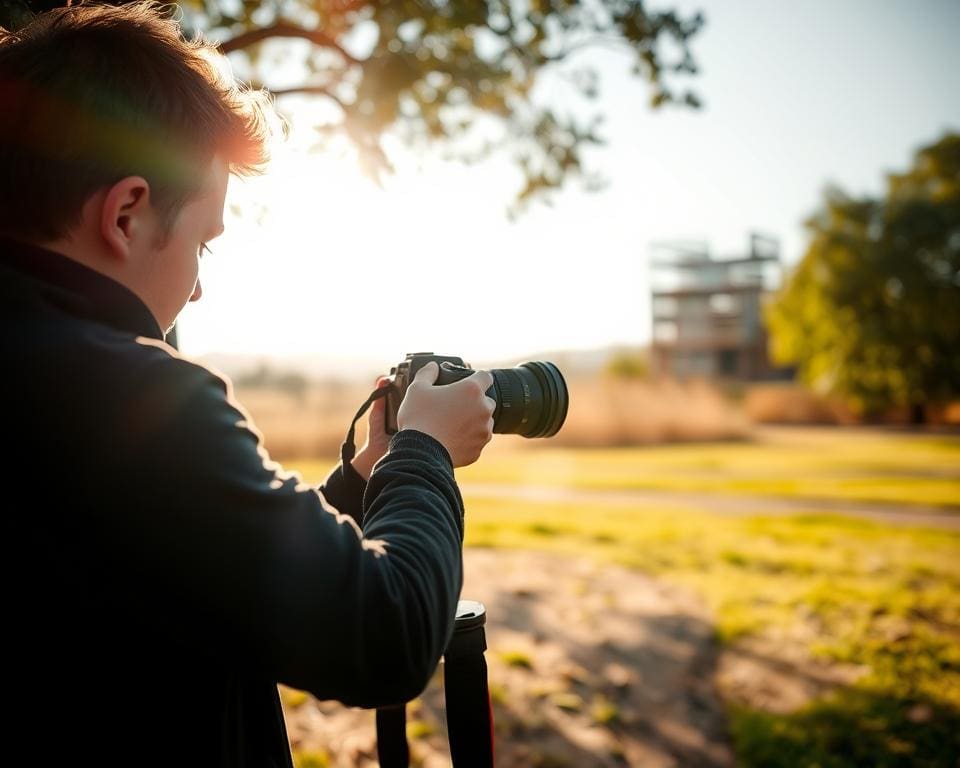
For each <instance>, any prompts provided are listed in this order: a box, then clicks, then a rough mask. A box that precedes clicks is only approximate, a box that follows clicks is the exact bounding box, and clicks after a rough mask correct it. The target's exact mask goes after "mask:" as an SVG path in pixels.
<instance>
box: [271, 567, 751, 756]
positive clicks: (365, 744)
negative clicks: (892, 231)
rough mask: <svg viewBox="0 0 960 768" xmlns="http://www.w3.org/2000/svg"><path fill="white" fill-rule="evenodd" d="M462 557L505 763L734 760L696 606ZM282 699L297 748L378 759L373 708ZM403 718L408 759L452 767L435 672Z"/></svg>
mask: <svg viewBox="0 0 960 768" xmlns="http://www.w3.org/2000/svg"><path fill="white" fill-rule="evenodd" d="M464 561H465V568H466V581H465V585H464V590H463V597H464V598H467V599H475V600H480V601H482V602H483V603H484V604H485V605H486V607H487V612H488V623H487V641H488V646H489V648H488V651H487V661H488V664H489V668H490V675H489V679H490V682H491V691H492V694H493V698H494V717H495V724H496V731H497V766H498V768H520V766H524V767H525V768H538V767H539V768H548V767H549V768H561V767H563V766H569V767H570V768H574V767H576V768H592V767H593V766H596V767H597V768H606V767H607V766H609V767H611V768H613V767H614V766H644V767H645V768H661V767H666V766H703V767H704V768H711V767H719V766H728V765H732V762H733V761H732V757H731V753H730V749H729V746H728V743H727V737H726V724H725V720H724V716H723V711H722V707H721V705H720V702H719V700H718V698H717V695H716V692H715V690H714V685H713V681H714V678H715V672H716V666H717V663H718V650H717V648H716V646H715V644H714V641H713V639H712V632H711V627H710V622H709V618H708V616H707V615H706V613H705V611H704V609H703V607H702V605H701V604H700V603H699V601H698V600H697V599H696V598H694V597H693V596H692V595H690V594H689V593H687V592H685V591H683V590H681V589H678V588H676V587H673V586H670V585H667V584H664V583H661V582H659V581H656V580H653V579H651V578H649V577H646V576H644V575H642V574H639V573H636V572H633V571H629V570H626V569H622V568H618V567H615V566H609V565H607V566H600V565H597V564H595V563H592V562H590V561H587V560H579V559H571V558H565V557H557V556H555V555H549V554H545V553H539V552H503V551H494V550H483V549H469V550H467V551H466V553H465V555H464ZM285 694H286V695H285V706H286V711H287V722H288V729H289V734H290V738H291V742H292V744H293V746H294V749H295V750H301V751H303V752H304V753H306V752H309V751H310V750H317V751H322V752H325V753H326V754H327V756H328V758H329V765H330V766H334V767H336V768H346V766H375V765H377V761H376V745H375V730H374V723H373V714H372V713H371V712H365V711H358V710H349V709H346V708H344V707H342V706H340V705H337V704H335V703H331V702H316V701H314V700H312V699H305V697H302V696H296V695H291V694H290V693H289V692H285ZM408 718H409V720H410V721H415V722H413V723H411V727H412V730H413V731H415V732H416V733H417V734H418V736H417V738H414V739H413V740H412V755H413V758H414V759H413V761H412V764H413V765H420V766H423V768H439V767H440V766H449V765H450V757H449V751H448V745H447V741H446V734H445V730H444V729H445V725H444V710H443V706H442V685H441V681H440V676H439V675H437V676H436V677H435V679H434V680H433V681H432V682H431V684H430V686H429V687H428V689H427V692H426V693H425V694H424V696H423V697H422V698H421V699H420V700H418V702H416V703H415V704H413V705H411V707H410V708H409V709H408ZM317 764H318V765H321V764H322V763H319V762H318V763H317Z"/></svg>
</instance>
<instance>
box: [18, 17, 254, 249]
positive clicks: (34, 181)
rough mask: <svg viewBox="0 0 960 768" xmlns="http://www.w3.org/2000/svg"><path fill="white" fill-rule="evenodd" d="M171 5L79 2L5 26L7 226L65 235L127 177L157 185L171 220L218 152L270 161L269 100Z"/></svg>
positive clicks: (236, 166)
mask: <svg viewBox="0 0 960 768" xmlns="http://www.w3.org/2000/svg"><path fill="white" fill-rule="evenodd" d="M171 8H172V7H171V6H160V5H158V4H156V3H154V2H152V1H151V2H137V3H132V4H128V5H121V6H110V5H74V6H69V7H66V8H57V9H55V10H52V11H48V12H46V13H43V14H40V15H38V16H37V17H36V18H34V19H33V20H32V21H31V22H30V23H28V24H27V25H26V26H25V27H24V28H23V29H21V30H18V31H17V32H15V33H14V32H6V31H4V30H2V29H0V234H7V235H12V236H14V237H20V238H24V239H31V240H36V241H44V240H53V239H58V238H60V237H63V236H64V235H66V234H67V233H68V232H69V230H70V229H71V228H72V227H73V226H75V225H76V224H77V223H79V221H80V216H81V214H82V210H83V205H84V203H85V202H86V201H87V199H89V197H90V196H91V195H92V194H94V193H95V192H97V191H98V190H99V189H102V188H103V187H105V186H109V185H112V184H114V183H116V182H117V181H119V180H120V179H122V178H124V177H126V176H143V177H144V178H145V179H146V180H147V181H148V182H149V184H150V190H151V201H152V202H153V204H154V206H155V207H156V208H158V209H159V210H160V211H161V212H162V214H163V215H164V216H165V218H166V221H167V223H168V224H169V223H170V222H172V220H173V218H174V216H175V215H176V212H177V211H178V210H179V209H180V207H181V206H182V205H183V203H184V202H186V200H188V199H189V198H190V196H191V195H192V194H194V193H195V192H196V191H197V190H198V189H199V185H200V182H201V174H202V169H205V168H206V167H208V165H209V161H210V160H211V159H212V158H213V156H214V155H215V154H220V155H222V156H223V157H224V158H225V159H226V160H227V162H228V163H229V165H230V169H231V171H232V172H233V173H238V174H243V175H246V174H250V173H256V172H258V171H259V170H261V169H262V166H263V165H264V164H265V163H266V161H267V151H266V145H267V138H268V136H269V128H268V125H269V122H270V121H269V120H268V115H269V113H270V111H271V110H272V106H271V105H270V102H269V100H268V98H267V96H266V95H265V94H264V93H262V92H257V91H250V90H247V89H245V88H243V87H241V86H239V85H238V84H236V83H234V82H233V81H232V79H228V78H227V77H225V76H224V75H223V73H222V72H221V71H220V69H219V68H218V67H217V66H215V64H214V60H213V57H214V56H219V55H220V54H218V53H216V52H215V48H214V46H213V45H211V44H210V43H207V42H205V41H203V40H202V39H198V40H194V41H187V40H185V39H184V37H183V36H182V34H181V32H180V27H179V25H178V23H177V21H176V20H174V19H173V18H171V17H170V16H169V15H166V14H167V13H168V12H169V11H170V9H171Z"/></svg>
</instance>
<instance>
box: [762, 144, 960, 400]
mask: <svg viewBox="0 0 960 768" xmlns="http://www.w3.org/2000/svg"><path fill="white" fill-rule="evenodd" d="M825 198H826V199H825V204H824V207H823V208H821V209H820V210H819V211H817V212H816V213H815V214H814V215H813V216H811V217H810V219H809V220H808V222H807V228H808V230H809V231H810V234H811V241H810V245H809V246H808V248H807V252H806V254H805V255H804V257H803V260H802V261H801V262H800V264H799V266H798V268H797V269H796V271H795V272H794V274H793V275H792V277H791V279H790V280H789V282H788V283H787V284H786V285H785V286H784V288H783V290H782V291H781V292H780V294H779V296H778V297H777V299H776V301H775V302H774V303H773V304H772V305H771V306H770V308H769V312H768V321H769V324H770V329H771V332H772V344H771V347H772V352H773V356H774V358H775V359H776V360H777V361H779V362H781V363H787V364H798V365H799V367H800V372H801V375H802V376H803V377H804V379H806V380H807V381H808V382H809V383H811V384H813V385H814V386H816V387H817V388H819V389H821V390H825V391H830V392H834V393H837V394H841V395H845V396H846V397H847V398H848V399H849V401H850V402H851V404H852V405H853V406H854V407H855V408H858V409H859V410H861V411H866V412H871V411H880V410H883V409H886V408H889V407H890V406H922V405H923V404H925V403H928V402H934V403H936V402H944V401H946V400H949V399H950V398H952V397H955V396H956V395H957V394H958V393H960V135H957V134H949V133H948V134H946V135H944V136H943V137H942V138H941V139H940V140H939V141H937V142H935V143H934V144H931V145H929V146H926V147H923V148H922V149H920V150H919V151H918V152H917V154H916V157H915V162H914V166H913V168H912V169H910V170H909V171H907V172H906V173H903V174H893V175H891V176H890V177H889V178H888V188H887V195H886V197H885V198H884V199H882V200H875V199H871V198H863V199H855V198H851V197H849V196H847V195H846V194H845V193H844V192H843V191H842V190H839V189H837V188H832V189H828V190H827V192H826V194H825Z"/></svg>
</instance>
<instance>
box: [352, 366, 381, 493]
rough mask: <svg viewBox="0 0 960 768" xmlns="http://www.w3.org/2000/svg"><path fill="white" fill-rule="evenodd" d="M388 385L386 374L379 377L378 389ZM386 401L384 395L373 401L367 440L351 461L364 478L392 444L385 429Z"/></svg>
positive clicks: (368, 416) (368, 476)
mask: <svg viewBox="0 0 960 768" xmlns="http://www.w3.org/2000/svg"><path fill="white" fill-rule="evenodd" d="M388 386H390V379H388V378H387V377H386V376H381V377H379V378H378V379H377V389H382V388H383V387H388ZM386 403H387V401H386V398H383V397H381V398H379V399H378V400H374V401H373V404H372V405H371V406H370V411H369V413H368V415H367V441H366V442H365V443H364V444H363V448H361V449H360V450H359V451H358V452H357V455H356V456H354V457H353V461H351V462H350V463H351V464H353V468H354V469H355V470H357V472H358V473H359V475H360V476H361V477H362V478H363V479H364V480H369V479H370V473H371V472H372V471H373V465H374V464H376V463H377V462H378V461H380V458H381V457H382V456H383V455H384V454H385V453H386V452H387V446H388V445H389V444H390V435H388V434H387V433H386V432H385V431H384V427H385V423H384V409H385V408H386Z"/></svg>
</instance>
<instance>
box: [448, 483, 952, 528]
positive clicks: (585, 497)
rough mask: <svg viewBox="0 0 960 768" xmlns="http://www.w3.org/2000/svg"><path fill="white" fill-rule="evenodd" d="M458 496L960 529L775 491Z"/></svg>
mask: <svg viewBox="0 0 960 768" xmlns="http://www.w3.org/2000/svg"><path fill="white" fill-rule="evenodd" d="M460 490H461V492H462V493H463V495H464V496H465V497H466V496H478V497H492V498H510V499H527V500H530V501H557V502H563V501H570V502H577V503H587V504H590V503H603V504H622V505H628V506H629V505H631V504H667V505H671V506H689V507H696V508H698V509H702V510H704V511H706V512H714V513H716V514H724V515H756V514H781V515H795V514H801V513H807V514H809V513H810V512H817V511H823V512H831V513H837V514H842V515H851V516H853V517H863V518H866V519H868V520H874V521H877V522H881V523H889V524H892V525H925V526H931V527H935V528H946V529H948V530H960V514H957V513H956V512H952V511H950V510H945V509H942V508H940V507H935V506H929V505H922V504H911V505H909V506H907V505H903V504H882V503H879V502H876V503H867V502H858V501H847V500H843V499H816V498H807V499H802V498H789V499H788V498H783V497H777V496H736V495H728V494H719V493H696V492H683V491H659V490H645V489H644V490H640V489H637V490H631V489H626V490H613V491H606V490H600V489H597V490H593V489H582V488H561V487H556V486H546V485H545V486H531V485H507V484H496V483H464V484H462V485H461V486H460Z"/></svg>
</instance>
